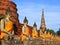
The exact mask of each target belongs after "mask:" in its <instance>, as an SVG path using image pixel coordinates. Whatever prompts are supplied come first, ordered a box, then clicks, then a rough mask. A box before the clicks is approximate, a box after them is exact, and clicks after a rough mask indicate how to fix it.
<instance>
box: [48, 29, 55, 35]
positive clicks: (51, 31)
mask: <svg viewBox="0 0 60 45" xmlns="http://www.w3.org/2000/svg"><path fill="white" fill-rule="evenodd" d="M47 32H50V33H52V34H54V35H55V34H56V33H55V31H54V30H53V29H47Z"/></svg>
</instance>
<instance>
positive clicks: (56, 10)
mask: <svg viewBox="0 0 60 45" xmlns="http://www.w3.org/2000/svg"><path fill="white" fill-rule="evenodd" d="M12 1H13V2H15V3H16V4H17V9H18V11H17V12H18V14H19V20H20V22H21V23H23V20H24V17H25V16H26V17H27V19H28V25H31V26H33V24H34V22H36V23H37V28H38V29H39V28H40V24H41V16H42V8H43V9H44V16H45V23H46V27H47V28H49V29H53V30H55V31H57V30H58V29H59V27H60V0H12Z"/></svg>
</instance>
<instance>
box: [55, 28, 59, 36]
mask: <svg viewBox="0 0 60 45" xmlns="http://www.w3.org/2000/svg"><path fill="white" fill-rule="evenodd" d="M56 34H57V35H58V36H60V28H59V30H58V31H57V32H56Z"/></svg>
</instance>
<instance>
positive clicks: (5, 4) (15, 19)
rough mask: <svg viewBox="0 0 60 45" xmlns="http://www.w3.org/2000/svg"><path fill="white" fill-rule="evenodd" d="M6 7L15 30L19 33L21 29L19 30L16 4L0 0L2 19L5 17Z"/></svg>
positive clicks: (8, 0)
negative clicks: (9, 11)
mask: <svg viewBox="0 0 60 45" xmlns="http://www.w3.org/2000/svg"><path fill="white" fill-rule="evenodd" d="M8 7H9V8H10V10H11V19H12V21H13V22H14V24H15V25H16V27H17V30H19V31H20V30H21V29H20V23H19V20H18V13H17V8H16V4H15V3H14V2H12V1H10V0H0V14H2V15H3V16H4V17H5V15H6V10H7V8H8Z"/></svg>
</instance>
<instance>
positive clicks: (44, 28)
mask: <svg viewBox="0 0 60 45" xmlns="http://www.w3.org/2000/svg"><path fill="white" fill-rule="evenodd" d="M40 30H41V31H42V32H44V31H45V30H46V25H45V19H44V9H42V18H41V26H40Z"/></svg>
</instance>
